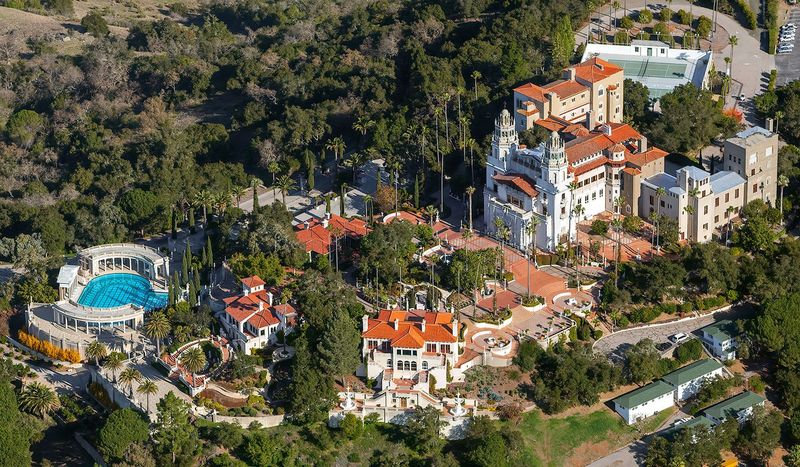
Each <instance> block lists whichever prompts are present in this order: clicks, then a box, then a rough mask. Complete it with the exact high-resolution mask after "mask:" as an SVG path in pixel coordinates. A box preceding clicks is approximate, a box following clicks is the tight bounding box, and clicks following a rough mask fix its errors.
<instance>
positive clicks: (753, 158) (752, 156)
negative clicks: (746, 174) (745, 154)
mask: <svg viewBox="0 0 800 467" xmlns="http://www.w3.org/2000/svg"><path fill="white" fill-rule="evenodd" d="M756 162H758V156H757V155H756V153H753V154H750V162H749V163H750V165H753V164H755V163H756Z"/></svg>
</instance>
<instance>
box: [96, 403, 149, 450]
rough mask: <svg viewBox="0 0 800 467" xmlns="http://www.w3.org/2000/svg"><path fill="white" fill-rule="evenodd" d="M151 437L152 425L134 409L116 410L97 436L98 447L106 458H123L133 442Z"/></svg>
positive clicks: (139, 441)
mask: <svg viewBox="0 0 800 467" xmlns="http://www.w3.org/2000/svg"><path fill="white" fill-rule="evenodd" d="M149 438H150V426H149V423H148V422H147V421H145V419H144V417H142V415H140V414H139V412H136V411H134V410H133V409H122V410H116V411H114V412H112V413H111V415H110V416H109V417H108V419H107V420H106V423H105V425H103V428H101V429H100V432H99V433H98V436H97V441H98V447H99V448H100V451H101V452H102V453H103V455H104V456H105V457H106V458H109V457H110V458H112V459H122V458H123V456H124V455H125V451H126V450H127V449H128V447H129V446H130V445H131V444H134V443H141V442H144V441H147V440H148V439H149Z"/></svg>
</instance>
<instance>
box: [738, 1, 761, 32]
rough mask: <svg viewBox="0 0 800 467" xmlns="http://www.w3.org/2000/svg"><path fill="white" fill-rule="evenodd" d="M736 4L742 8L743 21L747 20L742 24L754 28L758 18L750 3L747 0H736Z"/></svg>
mask: <svg viewBox="0 0 800 467" xmlns="http://www.w3.org/2000/svg"><path fill="white" fill-rule="evenodd" d="M736 5H737V6H738V7H739V9H740V10H742V13H743V14H744V17H745V21H747V23H746V24H745V25H744V26H745V27H747V28H749V29H755V28H756V26H758V20H757V18H756V14H755V13H753V10H752V9H751V8H750V3H748V1H747V0H736Z"/></svg>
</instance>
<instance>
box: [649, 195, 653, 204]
mask: <svg viewBox="0 0 800 467" xmlns="http://www.w3.org/2000/svg"><path fill="white" fill-rule="evenodd" d="M652 205H653V195H650V206H652Z"/></svg>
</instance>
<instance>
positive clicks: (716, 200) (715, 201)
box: [714, 197, 719, 208]
mask: <svg viewBox="0 0 800 467" xmlns="http://www.w3.org/2000/svg"><path fill="white" fill-rule="evenodd" d="M714 207H715V208H717V207H719V197H716V198H714Z"/></svg>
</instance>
